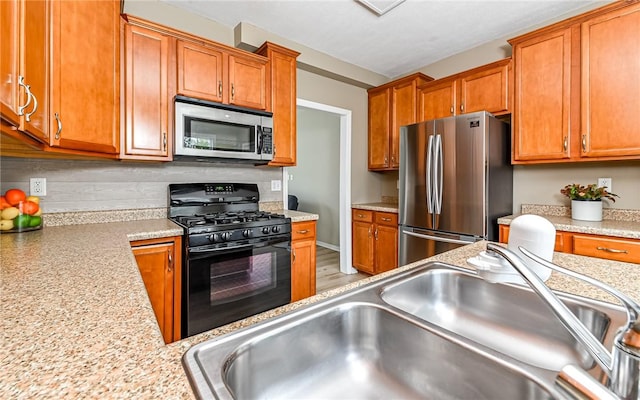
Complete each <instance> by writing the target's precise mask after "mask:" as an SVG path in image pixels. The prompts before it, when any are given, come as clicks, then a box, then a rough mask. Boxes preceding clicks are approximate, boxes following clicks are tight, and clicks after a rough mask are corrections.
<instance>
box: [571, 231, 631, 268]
mask: <svg viewBox="0 0 640 400" xmlns="http://www.w3.org/2000/svg"><path fill="white" fill-rule="evenodd" d="M573 253H574V254H579V255H582V256H590V257H598V258H606V259H609V260H616V261H624V262H630V263H640V241H634V240H624V239H614V238H610V237H601V236H584V235H574V236H573Z"/></svg>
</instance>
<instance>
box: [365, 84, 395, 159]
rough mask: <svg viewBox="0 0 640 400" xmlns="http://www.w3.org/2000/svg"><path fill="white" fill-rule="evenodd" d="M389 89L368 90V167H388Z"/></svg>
mask: <svg viewBox="0 0 640 400" xmlns="http://www.w3.org/2000/svg"><path fill="white" fill-rule="evenodd" d="M390 104H391V89H388V88H387V89H382V90H376V91H373V90H372V91H370V92H369V146H368V147H369V169H374V170H375V169H385V168H388V167H389V129H390V126H391V125H390V121H389V107H390Z"/></svg>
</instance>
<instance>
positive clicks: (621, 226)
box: [498, 214, 640, 239]
mask: <svg viewBox="0 0 640 400" xmlns="http://www.w3.org/2000/svg"><path fill="white" fill-rule="evenodd" d="M520 215H522V214H514V215H508V216H505V217H500V218H498V224H500V225H510V224H511V221H513V220H514V219H515V218H516V217H518V216H520ZM540 216H541V217H544V218H546V219H547V220H549V221H550V222H551V223H552V224H553V226H554V227H555V228H556V230H558V231H565V232H573V233H586V234H591V235H603V236H615V237H620V238H627V239H640V224H639V223H638V222H634V221H619V220H602V221H599V222H595V221H579V220H575V219H572V218H571V217H564V216H556V215H540Z"/></svg>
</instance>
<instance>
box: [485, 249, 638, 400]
mask: <svg viewBox="0 0 640 400" xmlns="http://www.w3.org/2000/svg"><path fill="white" fill-rule="evenodd" d="M518 249H519V250H520V251H521V252H522V253H523V254H524V255H525V256H527V257H528V258H530V259H532V260H534V261H536V262H537V263H539V264H541V265H543V266H545V267H547V268H551V269H553V270H555V271H558V272H561V273H563V274H566V275H569V276H571V277H574V278H578V279H581V280H583V281H585V282H587V283H590V284H592V285H594V286H596V287H598V288H600V289H602V290H604V291H606V292H608V293H609V294H611V295H613V296H615V297H617V298H618V299H619V300H620V302H622V304H623V305H624V306H625V308H626V309H627V323H626V324H625V325H624V326H622V327H620V328H619V330H618V332H617V333H616V336H615V339H614V344H613V349H612V351H611V352H609V351H608V350H607V349H606V348H605V347H604V346H603V345H602V343H600V341H598V339H596V338H595V336H593V334H592V333H591V332H590V331H589V330H588V329H587V328H586V327H585V326H584V325H583V324H582V322H580V320H579V319H578V318H577V317H576V316H575V315H574V314H573V313H572V312H571V311H570V310H569V308H567V306H566V305H565V304H564V303H563V302H562V301H560V299H559V298H558V297H557V296H556V295H555V294H554V293H553V292H552V291H551V289H549V287H547V286H546V285H545V284H544V283H543V282H542V280H541V279H540V278H538V276H537V275H536V274H535V273H534V272H533V271H531V270H530V269H529V268H528V267H527V266H526V263H525V262H524V260H523V259H522V258H520V256H518V255H517V254H516V253H515V252H513V251H511V250H509V249H507V248H504V247H502V246H500V245H497V244H495V243H487V250H488V251H491V252H493V253H495V254H498V255H500V256H502V258H504V259H505V260H506V261H507V262H508V263H509V264H511V265H512V266H513V267H514V268H515V269H516V271H518V272H519V273H520V275H522V277H523V278H524V280H525V281H526V282H527V283H528V284H529V286H531V288H532V289H533V290H534V291H535V292H536V293H537V294H538V295H539V296H540V297H541V298H542V299H543V300H544V301H545V303H547V305H549V307H551V309H552V311H553V313H554V314H555V315H556V316H557V317H558V319H559V320H560V321H561V322H562V324H563V325H564V327H565V328H566V329H567V330H568V331H569V332H570V333H571V334H572V335H573V336H574V337H575V338H576V340H578V341H579V342H580V343H582V344H583V345H584V346H585V348H586V349H587V351H588V352H589V354H590V355H591V356H592V357H593V358H594V359H595V360H596V362H597V363H598V365H599V366H600V368H602V370H603V371H604V373H605V374H606V375H607V382H606V383H605V385H606V388H607V389H608V390H609V391H610V392H612V393H603V392H602V391H600V389H604V387H602V386H601V385H599V384H598V382H597V381H596V380H595V379H594V378H592V377H591V376H590V375H588V374H587V373H586V372H584V371H582V370H580V369H579V368H577V367H575V366H572V365H569V366H567V367H565V368H563V370H562V371H561V372H560V374H559V375H558V378H557V379H556V382H557V383H558V385H559V386H560V387H563V388H564V389H565V390H567V388H566V386H567V385H568V386H570V390H571V391H572V392H580V393H582V394H588V395H590V396H592V397H593V398H603V397H604V396H605V395H606V396H607V397H609V398H616V397H615V396H617V397H618V398H620V399H624V400H639V399H640V305H638V303H636V302H635V301H634V300H632V299H630V298H629V297H628V296H626V295H624V294H623V293H621V292H619V291H618V290H616V289H614V288H612V287H610V286H609V285H606V284H604V283H602V282H600V281H598V280H596V279H593V278H590V277H588V276H585V275H582V274H579V273H577V272H574V271H571V270H568V269H566V268H562V267H560V266H557V265H555V264H553V263H550V262H548V261H546V260H544V259H542V258H540V257H538V256H536V255H535V254H533V253H531V252H530V251H528V250H527V249H525V248H523V247H518ZM605 392H606V390H605ZM611 394H615V396H610V395H611Z"/></svg>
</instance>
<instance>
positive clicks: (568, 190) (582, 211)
mask: <svg viewBox="0 0 640 400" xmlns="http://www.w3.org/2000/svg"><path fill="white" fill-rule="evenodd" d="M560 193H562V194H563V195H565V196H567V197H568V198H569V199H571V218H572V219H577V220H580V221H602V199H607V200H611V201H613V202H615V201H616V199H615V198H616V197H620V196H618V195H617V194H615V193H611V192H608V191H607V187H606V186H600V187H599V186H597V185H596V184H590V185H587V186H582V185H580V184H577V183H572V184H570V185H567V186H565V187H564V188H563V189H561V190H560Z"/></svg>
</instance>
